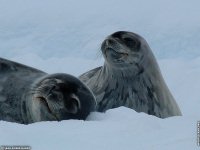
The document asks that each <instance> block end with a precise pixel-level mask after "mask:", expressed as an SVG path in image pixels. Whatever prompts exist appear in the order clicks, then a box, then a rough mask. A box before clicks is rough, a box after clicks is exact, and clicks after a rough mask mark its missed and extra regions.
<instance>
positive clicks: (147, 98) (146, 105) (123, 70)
mask: <svg viewBox="0 0 200 150" xmlns="http://www.w3.org/2000/svg"><path fill="white" fill-rule="evenodd" d="M101 51H102V53H103V56H104V58H105V63H104V66H102V67H98V68H96V69H93V70H91V71H88V72H86V73H84V74H82V75H81V76H80V77H79V78H80V79H81V80H82V81H83V82H84V83H86V85H87V86H88V87H89V88H90V89H91V90H92V91H93V93H94V94H95V96H96V99H97V103H98V105H97V110H98V111H100V112H104V111H106V110H108V109H111V108H116V107H119V106H125V107H129V108H132V109H134V110H136V111H137V112H145V113H147V114H150V115H155V116H157V117H160V118H166V117H170V116H179V115H181V111H180V109H179V107H178V105H177V104H176V102H175V100H174V98H173V96H172V94H171V93H170V91H169V89H168V87H167V85H166V84H165V82H164V79H163V77H162V75H161V72H160V69H159V66H158V64H157V62H156V59H155V57H154V55H153V53H152V51H151V49H150V47H149V46H148V44H147V42H146V41H145V40H144V38H142V37H141V36H139V35H137V34H135V33H132V32H126V31H119V32H115V33H113V34H112V35H110V36H108V37H107V38H106V39H105V40H104V41H103V43H102V46H101Z"/></svg>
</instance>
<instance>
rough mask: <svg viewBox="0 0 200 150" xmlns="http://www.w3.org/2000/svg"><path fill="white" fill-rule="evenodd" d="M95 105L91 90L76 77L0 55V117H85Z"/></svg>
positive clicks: (25, 119)
mask: <svg viewBox="0 0 200 150" xmlns="http://www.w3.org/2000/svg"><path fill="white" fill-rule="evenodd" d="M95 109H96V99H95V97H94V95H93V93H92V92H91V90H90V89H89V88H88V87H87V86H86V85H85V84H83V83H82V82H81V81H80V80H79V79H77V78H76V77H74V76H72V75H69V74H63V73H57V74H51V75H49V74H47V73H45V72H43V71H40V70H37V69H34V68H31V67H28V66H25V65H22V64H19V63H16V62H13V61H9V60H6V59H3V58H0V120H4V121H9V122H16V123H22V124H29V123H34V122H38V121H56V120H57V121H60V120H67V119H86V117H87V116H88V115H89V113H90V112H92V111H95Z"/></svg>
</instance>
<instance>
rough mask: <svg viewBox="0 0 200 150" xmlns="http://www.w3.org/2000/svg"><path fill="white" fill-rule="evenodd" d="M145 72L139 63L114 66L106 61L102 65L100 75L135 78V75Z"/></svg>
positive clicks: (115, 77)
mask: <svg viewBox="0 0 200 150" xmlns="http://www.w3.org/2000/svg"><path fill="white" fill-rule="evenodd" d="M143 72H144V69H143V68H142V67H141V66H140V65H139V64H137V63H135V64H134V65H132V66H130V67H125V68H117V67H113V66H111V65H109V64H107V63H106V62H105V63H104V66H103V67H102V70H101V73H100V76H104V79H106V78H107V79H108V78H112V79H119V78H123V79H124V78H126V79H133V78H134V77H135V76H138V75H140V74H142V73H143Z"/></svg>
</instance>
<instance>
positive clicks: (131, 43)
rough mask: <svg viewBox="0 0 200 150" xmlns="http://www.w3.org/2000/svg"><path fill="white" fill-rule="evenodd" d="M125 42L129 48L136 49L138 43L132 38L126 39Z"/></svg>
mask: <svg viewBox="0 0 200 150" xmlns="http://www.w3.org/2000/svg"><path fill="white" fill-rule="evenodd" d="M124 42H125V44H126V45H127V46H128V47H135V45H136V42H135V41H134V40H133V39H131V38H124Z"/></svg>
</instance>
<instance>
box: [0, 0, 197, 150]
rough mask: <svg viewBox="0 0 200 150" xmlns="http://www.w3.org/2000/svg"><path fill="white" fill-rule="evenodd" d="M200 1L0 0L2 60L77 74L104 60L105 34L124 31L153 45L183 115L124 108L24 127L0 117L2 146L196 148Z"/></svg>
mask: <svg viewBox="0 0 200 150" xmlns="http://www.w3.org/2000/svg"><path fill="white" fill-rule="evenodd" d="M199 6H200V1H199V0H190V1H187V0H173V1H172V0H165V1H162V0H153V1H145V0H123V1H120V0H102V1H95V0H85V1H80V0H79V1H78V0H57V1H56V0H40V1H39V0H34V1H30V0H15V1H12V0H0V57H3V58H7V59H10V60H14V61H17V62H20V63H23V64H26V65H29V66H32V67H35V68H38V69H41V70H44V71H46V72H48V73H56V72H64V73H69V74H73V75H75V76H78V75H80V74H82V73H84V72H85V71H88V70H90V69H92V68H94V67H97V66H100V65H103V58H102V56H101V53H100V45H101V42H102V41H103V40H104V38H105V37H106V36H108V35H109V34H111V33H113V32H115V31H118V30H128V31H132V32H136V33H138V34H140V35H142V36H143V37H144V38H145V39H146V40H147V42H148V43H149V45H150V47H151V48H152V50H153V52H154V54H155V56H156V58H157V60H158V63H159V65H160V68H161V70H162V74H163V76H164V78H165V81H166V83H167V84H168V86H169V88H170V90H171V92H172V93H173V95H174V97H175V99H176V101H177V103H178V104H179V106H180V108H181V110H182V113H183V117H172V118H168V119H165V120H163V119H158V118H156V117H153V116H149V115H146V114H143V113H136V112H135V111H133V110H130V109H127V108H123V107H121V108H117V109H113V110H109V111H107V112H106V113H92V114H91V116H89V117H88V120H87V121H77V120H68V121H62V122H59V123H58V122H42V123H35V124H31V125H28V126H25V125H19V124H15V123H7V122H4V121H1V122H0V145H6V144H9V145H10V144H11V145H19V144H22V145H24V144H25V145H30V146H32V149H34V150H35V149H38V150H40V149H42V150H50V149H61V150H62V149H63V150H64V149H73V150H75V149H77V150H78V149H79V150H80V149H81V150H84V149H87V150H88V149H95V150H98V149H99V150H102V149H108V150H110V149H115V150H117V149H119V150H121V149H124V150H126V149H127V150H129V149H136V150H142V149H152V150H160V149H166V150H168V149H170V150H173V149H174V150H177V149H184V150H188V149H190V150H193V149H197V148H198V147H197V146H196V145H197V144H196V134H197V133H196V124H197V120H200V99H199V98H200V92H199V89H200V88H199V85H200V42H199V41H200V7H199Z"/></svg>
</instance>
